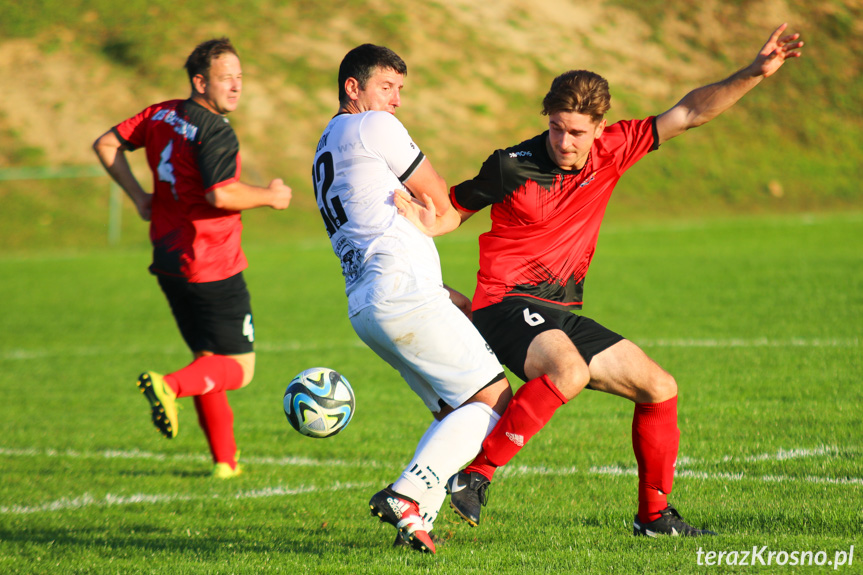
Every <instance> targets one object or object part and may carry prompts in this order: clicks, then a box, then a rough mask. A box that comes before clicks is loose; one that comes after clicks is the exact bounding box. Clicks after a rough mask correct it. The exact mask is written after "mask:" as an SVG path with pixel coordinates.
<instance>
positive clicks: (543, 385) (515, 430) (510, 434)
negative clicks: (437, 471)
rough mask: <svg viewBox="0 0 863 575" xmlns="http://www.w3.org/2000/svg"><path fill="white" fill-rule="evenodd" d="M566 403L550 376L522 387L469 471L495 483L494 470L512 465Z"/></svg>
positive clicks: (468, 467) (467, 469) (486, 439)
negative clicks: (508, 464)
mask: <svg viewBox="0 0 863 575" xmlns="http://www.w3.org/2000/svg"><path fill="white" fill-rule="evenodd" d="M564 403H566V397H564V396H563V394H561V393H560V391H559V390H558V389H557V387H555V385H554V383H552V381H551V380H550V379H549V378H548V376H546V375H542V376H540V377H537V378H536V379H531V380H530V381H528V382H527V383H525V384H524V385H522V386H521V387H520V388H519V390H518V391H517V392H516V393H515V395H514V396H513V398H512V399H511V400H510V402H509V405H507V406H506V411H504V412H503V415H502V416H501V417H500V421H498V422H497V425H495V426H494V429H493V430H492V432H491V433H490V434H489V435H488V437H486V438H485V441H483V442H482V451H481V452H480V454H479V455H478V456H477V457H476V459H474V460H473V462H472V463H471V464H470V465H468V466H467V467H466V468H465V471H475V472H478V473H481V474H482V475H484V476H486V477H487V478H488V479H491V477H492V475H493V474H494V470H495V469H496V468H498V467H501V466H503V465H506V464H507V463H509V460H510V459H512V458H513V457H515V454H516V453H518V452H519V450H520V449H521V448H522V447H524V445H525V444H526V443H527V442H528V441H530V438H531V437H533V436H534V435H535V434H536V433H537V432H538V431H539V430H540V429H542V428H543V426H544V425H545V424H546V423H548V422H549V420H550V419H551V416H552V415H554V412H555V411H556V410H557V408H558V407H560V406H561V405H563V404H564Z"/></svg>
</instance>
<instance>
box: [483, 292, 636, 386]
mask: <svg viewBox="0 0 863 575" xmlns="http://www.w3.org/2000/svg"><path fill="white" fill-rule="evenodd" d="M473 323H474V325H475V326H476V328H477V330H479V333H480V334H482V336H483V337H484V338H485V341H486V342H487V343H488V344H489V345H490V346H491V349H492V350H493V351H494V353H495V355H497V359H498V360H499V361H500V362H501V363H502V364H504V365H505V366H506V367H508V368H509V369H510V371H512V372H513V373H514V374H516V375H517V376H518V377H520V378H521V379H522V380H523V381H527V376H526V375H525V373H524V362H525V360H526V359H527V348H528V347H529V346H530V343H531V342H532V341H533V338H535V337H536V336H538V335H539V334H541V333H542V332H544V331H548V330H551V329H559V330H562V331H563V332H564V333H566V334H567V335H568V336H569V339H570V340H572V343H573V344H575V347H576V349H578V352H579V353H580V354H581V357H582V358H584V361H585V363H587V364H588V365H590V361H591V360H592V359H593V356H595V355H597V354H598V353H600V352H602V351H605V350H606V349H608V348H609V347H611V346H612V345H614V344H616V343H617V342H619V341H622V340H623V339H624V338H623V336H622V335H620V334H617V333H615V332H613V331H611V330H610V329H607V328H605V327H604V326H602V325H600V324H599V323H597V322H595V321H593V320H592V319H590V318H588V317H584V316H582V315H577V314H574V313H572V312H571V311H569V310H565V309H558V308H553V307H548V306H543V305H537V304H536V303H535V302H534V301H532V300H530V299H525V298H520V297H507V298H504V299H503V301H501V302H500V303H496V304H493V305H490V306H488V307H484V308H482V309H478V310H475V311H474V312H473Z"/></svg>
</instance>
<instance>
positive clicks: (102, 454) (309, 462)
mask: <svg viewBox="0 0 863 575" xmlns="http://www.w3.org/2000/svg"><path fill="white" fill-rule="evenodd" d="M3 455H6V456H11V457H15V456H17V457H65V458H69V459H150V460H157V461H168V460H174V461H200V462H210V461H212V460H211V458H210V457H208V456H206V455H191V454H185V453H179V454H174V455H166V454H164V453H151V452H148V451H140V450H137V449H130V450H120V449H106V450H105V451H95V452H81V451H75V450H73V449H66V450H56V449H43V450H39V449H9V448H5V447H0V456H3ZM243 462H244V463H250V464H254V465H275V466H278V467H292V466H298V467H356V466H360V465H361V466H362V467H379V466H380V464H379V463H377V462H374V461H363V462H358V461H345V460H341V459H311V458H309V457H243Z"/></svg>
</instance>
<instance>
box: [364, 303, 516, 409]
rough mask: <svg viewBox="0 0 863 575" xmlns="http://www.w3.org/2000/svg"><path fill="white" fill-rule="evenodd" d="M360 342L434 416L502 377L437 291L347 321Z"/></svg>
mask: <svg viewBox="0 0 863 575" xmlns="http://www.w3.org/2000/svg"><path fill="white" fill-rule="evenodd" d="M351 324H352V325H353V326H354V330H355V331H356V332H357V335H359V336H360V339H361V340H363V342H364V343H365V344H366V345H368V346H369V347H370V348H371V349H372V351H374V352H375V353H377V354H378V355H379V356H380V357H381V358H382V359H383V360H384V361H386V362H387V363H389V364H390V365H391V366H393V367H394V368H395V369H396V370H398V372H399V373H400V374H401V376H402V377H403V378H404V379H405V381H407V383H408V385H409V386H410V388H411V389H412V390H413V391H414V393H416V394H417V395H418V396H420V398H421V399H422V400H423V402H425V404H426V406H427V407H428V408H429V409H430V410H431V411H432V412H438V411H440V409H441V407H442V405H441V403H440V402H441V400H443V402H444V403H446V404H447V405H449V406H451V407H453V408H456V407H459V406H460V405H461V404H462V403H464V402H465V401H467V400H468V399H470V398H471V396H473V395H474V394H475V393H476V392H478V391H479V390H481V389H482V388H484V387H485V386H487V385H488V384H490V383H493V382H495V381H497V380H498V379H500V378H502V377H503V375H504V372H503V367H501V365H500V362H499V361H498V360H497V357H495V355H494V352H492V351H491V348H490V347H489V346H488V344H486V342H485V340H484V339H483V338H482V336H481V335H480V334H479V332H478V331H477V330H476V328H475V327H474V326H473V324H472V323H471V322H470V320H469V319H468V318H467V317H466V316H465V315H464V314H463V313H462V312H461V310H459V309H458V308H457V307H456V306H455V305H454V304H453V303H452V301H451V300H450V299H449V293H448V292H447V291H446V290H445V289H444V288H440V289H438V290H435V291H433V292H413V293H409V294H403V295H399V296H397V297H396V298H394V299H390V300H386V301H383V302H380V303H377V304H373V305H369V306H367V307H365V308H363V309H361V310H360V311H359V312H358V313H357V314H356V315H354V316H352V317H351Z"/></svg>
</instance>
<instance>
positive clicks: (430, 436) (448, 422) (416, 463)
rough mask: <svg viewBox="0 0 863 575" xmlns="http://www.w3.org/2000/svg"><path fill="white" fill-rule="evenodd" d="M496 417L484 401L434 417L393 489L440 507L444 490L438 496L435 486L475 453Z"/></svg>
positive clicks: (453, 473)
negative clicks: (437, 419)
mask: <svg viewBox="0 0 863 575" xmlns="http://www.w3.org/2000/svg"><path fill="white" fill-rule="evenodd" d="M499 419H500V416H499V415H498V414H497V413H495V412H494V410H493V409H492V408H491V407H489V406H488V405H486V404H484V403H480V402H473V403H467V404H465V405H462V406H461V407H459V408H458V409H456V410H455V411H453V412H452V413H450V414H449V415H447V416H446V417H444V418H443V419H442V420H441V421H434V422H433V423H432V424H431V425H429V427H428V429H427V430H426V432H425V433H424V434H423V436H422V438H421V439H420V441H419V444H418V445H417V449H416V453H414V458H413V459H412V460H411V462H410V463H409V464H408V466H407V467H406V468H405V470H404V471H403V472H402V474H401V477H399V478H398V480H397V481H396V482H395V483H393V490H394V491H396V492H397V493H401V494H402V495H406V496H407V497H410V498H412V499H414V500H416V501H417V502H418V503H420V506H421V507H423V504H424V503H425V502H424V501H423V500H424V499H425V497H426V496H428V497H429V501H428V503H427V504H426V507H427V508H428V509H431V508H432V507H434V508H435V509H440V506H441V504H442V503H443V497H445V496H446V493H445V492H444V496H443V497H441V496H440V494H441V491H440V490H439V489H438V488H441V487H442V488H444V489H445V488H446V482H447V480H449V478H450V477H452V476H453V475H455V474H456V473H458V471H459V470H460V469H461V468H462V467H463V466H465V465H466V464H467V463H469V462H470V461H472V460H473V458H474V457H476V454H477V453H479V450H480V449H481V448H482V441H483V440H484V439H485V437H486V436H487V435H488V434H489V433H490V432H491V430H492V429H493V428H494V426H495V424H496V423H497V421H498V420H499ZM434 516H435V517H436V516H437V513H436V512H435V513H434ZM432 521H433V519H432Z"/></svg>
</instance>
